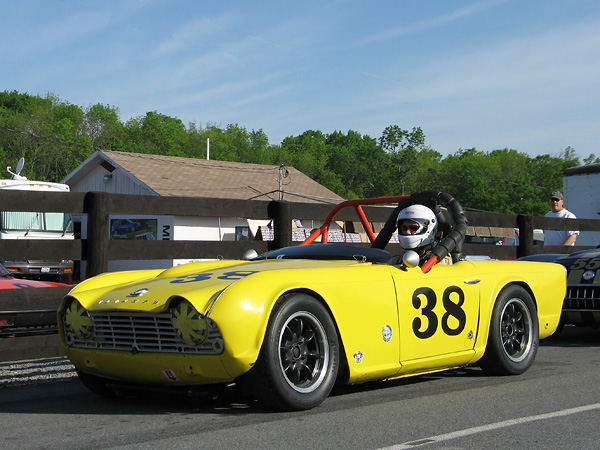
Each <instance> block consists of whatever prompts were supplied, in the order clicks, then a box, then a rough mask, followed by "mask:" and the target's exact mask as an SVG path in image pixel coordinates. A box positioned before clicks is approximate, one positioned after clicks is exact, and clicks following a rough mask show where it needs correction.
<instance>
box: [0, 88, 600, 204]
mask: <svg viewBox="0 0 600 450" xmlns="http://www.w3.org/2000/svg"><path fill="white" fill-rule="evenodd" d="M207 140H210V158H211V159H215V160H222V161H237V162H245V163H256V164H269V165H280V164H283V165H286V166H293V167H295V168H296V169H298V170H300V171H301V172H303V173H304V174H306V175H307V176H309V177H311V178H312V179H314V180H315V181H317V182H318V183H320V184H322V185H324V186H326V187H327V188H329V189H330V190H332V191H333V192H335V193H336V194H338V195H340V196H341V197H344V198H361V197H382V196H391V195H401V194H410V193H412V192H416V191H420V190H428V189H438V190H441V191H445V192H448V193H450V194H452V195H453V196H454V197H455V198H456V199H457V200H458V201H459V202H460V203H461V205H463V206H464V207H465V208H467V209H474V210H484V211H492V212H501V213H507V214H533V215H543V214H545V213H546V211H547V210H548V204H547V203H548V202H547V199H548V195H549V193H550V192H551V191H552V190H554V189H562V183H563V178H562V175H563V172H564V170H565V169H567V168H569V167H573V166H578V165H581V164H582V160H581V159H580V158H579V156H578V155H577V153H576V151H575V150H574V149H573V148H571V147H567V148H566V149H565V150H564V151H563V152H561V153H560V154H558V155H549V154H548V155H540V156H536V157H531V156H529V155H528V154H526V153H523V152H519V151H517V150H513V149H508V148H505V149H498V150H493V151H491V152H482V151H479V150H477V149H475V148H471V149H459V150H457V151H456V153H454V154H451V155H448V156H446V157H443V155H442V154H441V153H439V152H438V151H436V150H435V149H433V148H431V147H430V146H428V145H427V144H426V142H425V133H424V132H423V130H422V129H421V128H420V127H413V128H411V129H403V128H401V127H400V126H398V125H390V126H388V127H386V128H385V129H384V130H383V131H382V134H381V136H379V137H378V138H373V137H371V136H368V135H363V134H361V133H359V132H357V131H353V130H349V131H348V132H347V133H344V132H341V131H333V132H330V133H324V132H321V131H315V130H308V131H305V132H304V133H302V134H300V135H298V136H289V137H286V138H285V139H284V140H283V141H282V142H281V143H280V144H270V143H269V139H268V136H267V135H266V134H265V133H264V132H263V131H262V129H261V130H251V131H248V130H247V129H246V128H245V127H243V126H240V125H238V124H229V125H227V126H225V127H223V126H221V125H217V124H214V123H211V122H207V123H206V124H204V125H201V124H196V123H188V124H187V125H185V124H184V123H183V122H182V121H181V120H180V119H178V118H175V117H170V116H167V115H165V114H161V113H159V112H157V111H153V112H147V113H146V114H145V115H143V116H139V117H134V118H131V119H129V120H127V121H126V122H123V121H121V120H120V117H119V109H118V108H117V107H115V106H109V105H103V104H96V105H91V106H86V107H81V106H77V105H73V104H70V103H69V102H66V101H63V100H61V99H60V98H58V97H57V96H56V95H54V94H47V95H45V96H40V95H29V94H26V93H19V92H17V91H4V92H0V161H2V163H4V165H5V166H10V165H12V166H13V167H14V166H15V165H16V163H17V161H18V159H19V158H21V157H24V158H25V168H24V170H23V174H25V175H26V176H27V177H28V178H30V179H37V180H43V181H55V182H56V181H60V180H61V179H63V178H65V177H66V176H67V175H68V174H69V173H70V172H72V171H73V170H74V169H75V168H76V167H77V166H79V164H81V163H82V162H83V161H84V160H85V159H86V158H87V157H89V156H90V155H91V154H92V153H93V152H95V151H96V150H118V151H124V152H135V153H146V154H159V155H166V156H181V157H186V158H202V159H204V158H206V152H207ZM596 162H600V158H596V156H595V155H593V154H592V155H589V157H587V158H585V159H584V160H583V164H591V163H596ZM5 175H6V176H7V175H8V174H5Z"/></svg>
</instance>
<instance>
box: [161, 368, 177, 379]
mask: <svg viewBox="0 0 600 450" xmlns="http://www.w3.org/2000/svg"><path fill="white" fill-rule="evenodd" d="M162 372H163V375H164V376H165V377H166V378H167V380H171V381H179V378H177V375H175V372H174V371H172V370H163V371H162Z"/></svg>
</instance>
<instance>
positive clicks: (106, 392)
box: [77, 370, 118, 398]
mask: <svg viewBox="0 0 600 450" xmlns="http://www.w3.org/2000/svg"><path fill="white" fill-rule="evenodd" d="M77 375H78V376H79V379H80V380H81V382H82V383H83V384H84V386H85V387H86V388H88V389H89V390H90V391H92V392H93V393H94V394H97V395H100V396H101V397H108V398H115V397H118V394H117V391H116V390H115V389H114V388H113V387H112V386H111V385H110V381H109V380H107V379H105V378H102V377H98V376H96V375H91V374H89V373H85V372H82V371H80V370H77Z"/></svg>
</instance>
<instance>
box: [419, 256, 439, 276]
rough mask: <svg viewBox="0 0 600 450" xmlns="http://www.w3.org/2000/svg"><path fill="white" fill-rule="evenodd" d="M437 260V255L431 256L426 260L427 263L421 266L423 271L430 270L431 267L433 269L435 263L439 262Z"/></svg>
mask: <svg viewBox="0 0 600 450" xmlns="http://www.w3.org/2000/svg"><path fill="white" fill-rule="evenodd" d="M437 261H438V257H437V256H432V257H431V258H429V259H428V260H427V261H425V264H423V266H422V267H421V272H423V273H427V272H429V269H431V268H432V267H433V266H434V265H435V263H437Z"/></svg>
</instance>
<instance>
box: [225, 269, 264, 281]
mask: <svg viewBox="0 0 600 450" xmlns="http://www.w3.org/2000/svg"><path fill="white" fill-rule="evenodd" d="M253 273H256V270H236V271H235V272H225V273H224V274H223V275H221V276H220V277H217V278H218V279H219V280H239V279H241V278H244V277H247V276H248V275H252V274H253Z"/></svg>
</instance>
